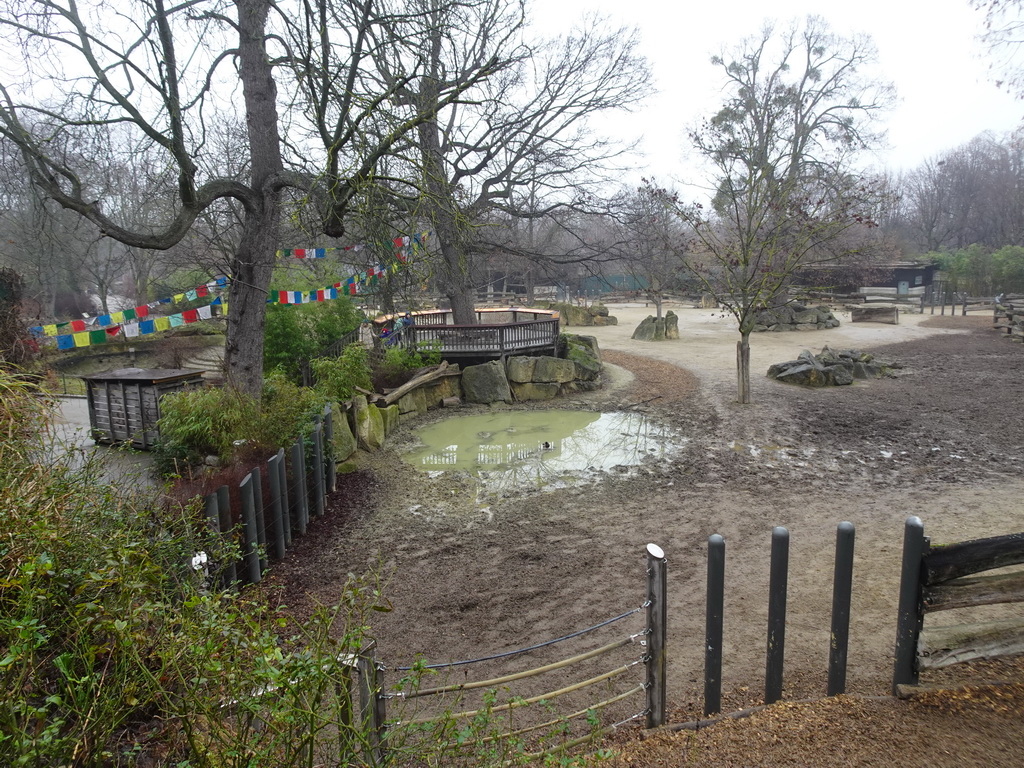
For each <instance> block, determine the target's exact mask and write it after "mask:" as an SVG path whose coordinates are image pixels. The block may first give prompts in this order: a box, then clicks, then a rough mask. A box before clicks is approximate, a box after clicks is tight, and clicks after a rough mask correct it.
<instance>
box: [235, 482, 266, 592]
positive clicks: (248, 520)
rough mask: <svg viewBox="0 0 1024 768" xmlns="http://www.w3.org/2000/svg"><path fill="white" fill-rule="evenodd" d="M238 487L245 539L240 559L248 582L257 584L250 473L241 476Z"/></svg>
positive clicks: (256, 551) (258, 576) (256, 547)
mask: <svg viewBox="0 0 1024 768" xmlns="http://www.w3.org/2000/svg"><path fill="white" fill-rule="evenodd" d="M238 489H239V491H240V492H241V495H242V536H243V537H244V539H245V547H244V549H243V550H242V561H243V562H244V563H245V575H246V577H247V578H248V580H249V583H250V584H259V583H260V577H261V572H260V552H259V538H258V535H257V533H256V501H255V498H254V496H253V489H252V475H251V474H249V475H246V476H245V477H244V478H242V482H241V483H239V485H238Z"/></svg>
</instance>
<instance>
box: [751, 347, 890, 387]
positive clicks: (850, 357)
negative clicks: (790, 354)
mask: <svg viewBox="0 0 1024 768" xmlns="http://www.w3.org/2000/svg"><path fill="white" fill-rule="evenodd" d="M899 367H900V366H899V365H898V364H896V363H893V362H884V361H881V360H877V359H876V358H875V357H874V355H871V354H868V353H866V352H861V351H860V350H859V349H842V350H838V351H836V350H833V349H831V348H829V347H824V348H823V349H822V350H821V353H820V354H818V355H815V354H812V353H811V352H810V350H807V349H805V350H804V351H803V352H801V353H800V355H799V356H798V357H797V359H796V360H790V361H788V362H785V363H776V364H775V365H773V366H771V367H770V368H769V369H768V377H769V378H772V379H776V380H778V381H782V382H785V383H786V384H802V385H804V386H805V387H829V386H841V385H843V384H852V383H853V380H854V379H877V378H881V377H883V376H890V375H892V370H893V369H894V368H899Z"/></svg>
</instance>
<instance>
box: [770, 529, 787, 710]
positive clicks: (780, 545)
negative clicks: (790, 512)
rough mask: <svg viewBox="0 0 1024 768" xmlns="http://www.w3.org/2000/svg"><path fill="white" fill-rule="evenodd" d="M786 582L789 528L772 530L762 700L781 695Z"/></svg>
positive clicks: (784, 649) (784, 640) (777, 697)
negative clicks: (766, 644)
mask: <svg viewBox="0 0 1024 768" xmlns="http://www.w3.org/2000/svg"><path fill="white" fill-rule="evenodd" d="M788 585H789V531H787V530H786V529H785V528H782V527H776V528H775V529H774V530H773V531H772V563H771V575H770V577H769V580H768V652H767V658H766V661H765V668H764V703H765V704H773V703H775V702H776V701H778V700H779V699H781V698H782V677H783V669H784V667H785V659H786V591H787V588H788Z"/></svg>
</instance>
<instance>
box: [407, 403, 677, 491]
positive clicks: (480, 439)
mask: <svg viewBox="0 0 1024 768" xmlns="http://www.w3.org/2000/svg"><path fill="white" fill-rule="evenodd" d="M415 434H416V436H417V437H418V438H419V440H420V441H421V442H422V443H423V445H422V447H420V448H418V449H415V450H413V451H411V452H409V453H407V454H406V456H405V460H406V461H408V462H409V463H411V464H412V465H413V466H415V467H417V468H419V469H421V470H424V471H428V472H458V471H461V472H466V473H468V474H469V475H471V476H473V477H475V478H476V479H477V480H478V482H479V484H480V486H481V488H480V490H481V491H482V492H483V494H485V495H486V494H493V493H506V492H512V491H518V490H527V489H531V488H533V489H536V488H563V487H567V486H570V485H579V484H582V483H585V482H591V481H594V480H597V479H599V478H600V475H601V474H602V473H607V472H610V471H614V472H616V473H628V472H629V471H630V470H631V469H635V468H636V467H638V466H640V464H641V463H642V462H643V461H644V460H645V459H648V458H664V457H666V456H668V455H671V454H672V453H673V452H675V451H676V450H678V448H679V447H681V446H682V445H683V444H684V443H685V442H686V438H681V437H680V436H679V435H678V434H677V433H675V432H674V431H673V430H670V429H669V428H667V427H665V426H663V425H660V424H658V423H656V422H654V421H652V420H650V419H648V418H647V417H646V416H644V415H643V414H639V413H625V412H619V413H595V412H590V411H562V410H547V411H501V412H496V413H487V414H481V415H476V416H460V417H455V418H451V419H445V420H444V421H441V422H438V423H436V424H431V425H429V426H426V427H422V428H420V429H418V430H416V432H415Z"/></svg>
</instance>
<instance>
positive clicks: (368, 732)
mask: <svg viewBox="0 0 1024 768" xmlns="http://www.w3.org/2000/svg"><path fill="white" fill-rule="evenodd" d="M373 651H374V647H373V646H372V645H371V646H370V647H369V648H364V649H363V650H362V651H360V653H359V655H358V657H357V658H356V665H357V666H358V668H359V703H360V709H361V711H362V722H363V728H364V729H365V734H364V735H365V738H366V744H367V746H368V748H369V752H370V754H369V758H370V765H373V766H383V765H384V763H385V760H386V755H385V749H384V747H385V743H384V742H385V734H386V733H387V731H386V730H385V729H386V723H385V719H386V714H387V713H386V711H385V699H384V695H383V694H384V687H383V685H384V683H383V670H382V669H381V666H380V665H379V664H378V663H377V660H376V658H374V655H373Z"/></svg>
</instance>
